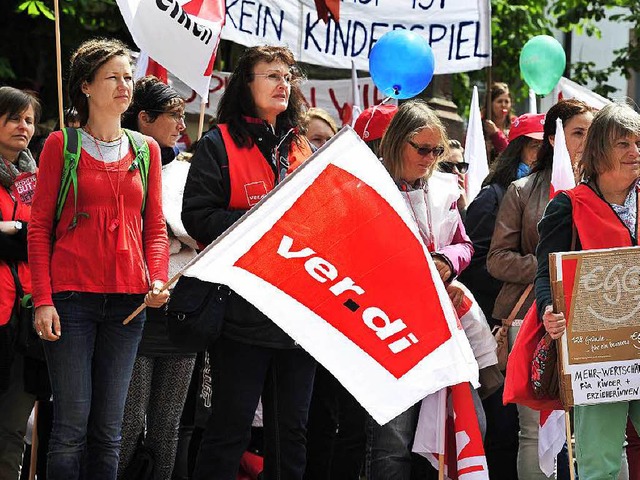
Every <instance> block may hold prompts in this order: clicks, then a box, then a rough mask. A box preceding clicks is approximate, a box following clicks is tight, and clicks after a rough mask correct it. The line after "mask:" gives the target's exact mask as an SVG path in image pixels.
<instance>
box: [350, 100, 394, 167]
mask: <svg viewBox="0 0 640 480" xmlns="http://www.w3.org/2000/svg"><path fill="white" fill-rule="evenodd" d="M397 111H398V107H396V106H395V105H384V104H382V105H374V106H373V107H369V108H367V109H366V110H364V111H363V112H362V113H361V114H360V116H359V117H358V119H357V120H356V124H355V125H354V126H353V128H354V129H355V131H356V133H357V134H358V135H359V136H360V138H361V139H362V140H364V141H365V143H366V144H367V145H368V146H369V148H370V149H371V150H372V151H373V153H375V154H376V155H378V150H379V148H380V141H381V140H382V135H383V134H384V131H385V130H386V129H387V127H388V126H389V123H391V119H392V118H393V117H394V115H395V114H396V112H397Z"/></svg>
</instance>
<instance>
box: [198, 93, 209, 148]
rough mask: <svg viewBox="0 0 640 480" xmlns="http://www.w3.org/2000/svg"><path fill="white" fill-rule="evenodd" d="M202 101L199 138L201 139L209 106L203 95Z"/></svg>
mask: <svg viewBox="0 0 640 480" xmlns="http://www.w3.org/2000/svg"><path fill="white" fill-rule="evenodd" d="M201 100H202V101H201V102H200V119H199V120H198V137H197V138H198V140H200V138H202V132H203V130H204V112H205V110H206V108H207V104H206V102H205V101H204V98H202V97H201Z"/></svg>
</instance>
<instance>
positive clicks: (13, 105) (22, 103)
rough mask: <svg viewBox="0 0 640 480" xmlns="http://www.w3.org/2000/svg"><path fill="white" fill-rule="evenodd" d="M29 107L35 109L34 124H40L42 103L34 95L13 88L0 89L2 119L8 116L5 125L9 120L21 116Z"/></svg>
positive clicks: (0, 115) (0, 113)
mask: <svg viewBox="0 0 640 480" xmlns="http://www.w3.org/2000/svg"><path fill="white" fill-rule="evenodd" d="M29 106H31V107H32V108H33V116H34V122H35V123H38V122H39V121H40V114H41V107H40V101H39V100H38V99H37V98H36V96H35V95H34V94H33V93H31V92H25V91H24V90H18V89H17V88H13V87H0V117H2V116H3V115H6V116H7V118H6V119H5V121H4V123H5V124H6V123H7V121H8V120H9V118H11V117H13V116H15V115H20V114H21V113H22V112H24V111H25V110H26V109H27V108H29Z"/></svg>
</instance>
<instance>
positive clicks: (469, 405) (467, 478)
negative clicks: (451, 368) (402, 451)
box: [413, 383, 489, 480]
mask: <svg viewBox="0 0 640 480" xmlns="http://www.w3.org/2000/svg"><path fill="white" fill-rule="evenodd" d="M434 400H435V402H436V403H440V404H442V402H443V401H444V395H441V394H438V393H436V394H434V395H430V396H429V397H427V398H425V399H424V400H423V402H422V406H421V409H420V419H419V420H418V428H417V430H416V437H415V440H414V446H413V451H414V452H416V453H419V454H421V455H423V456H424V457H426V458H427V459H428V460H429V461H430V462H431V464H432V465H433V466H434V468H438V459H439V454H440V453H441V452H442V451H443V450H444V455H445V461H444V464H445V466H444V475H445V478H446V479H449V480H489V469H488V467H487V459H486V457H485V454H484V446H483V444H482V435H481V433H480V427H479V425H478V416H477V415H476V410H475V407H474V404H473V397H472V396H471V385H469V384H468V383H460V384H458V385H454V386H453V387H448V388H447V404H446V414H445V415H442V412H443V410H444V408H443V406H442V405H440V406H436V405H434V403H433V401H434ZM434 407H435V408H434ZM434 413H435V416H436V418H435V419H434V418H433V417H434ZM439 431H444V437H442V436H441V435H439ZM438 444H439V445H438Z"/></svg>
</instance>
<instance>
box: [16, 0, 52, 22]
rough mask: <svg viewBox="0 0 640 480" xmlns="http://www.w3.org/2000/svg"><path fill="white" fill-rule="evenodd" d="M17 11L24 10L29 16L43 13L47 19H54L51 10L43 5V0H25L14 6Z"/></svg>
mask: <svg viewBox="0 0 640 480" xmlns="http://www.w3.org/2000/svg"><path fill="white" fill-rule="evenodd" d="M16 10H17V11H18V12H26V13H27V15H29V16H31V17H39V16H40V15H43V16H44V17H46V18H48V19H49V20H55V18H56V17H55V15H54V14H53V11H52V10H51V9H50V8H49V7H48V6H47V5H45V3H44V1H43V0H25V1H24V2H22V3H21V4H20V5H18V7H17V8H16Z"/></svg>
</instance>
